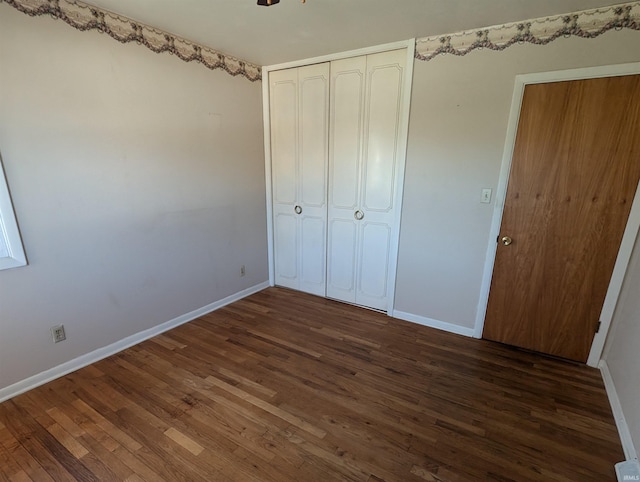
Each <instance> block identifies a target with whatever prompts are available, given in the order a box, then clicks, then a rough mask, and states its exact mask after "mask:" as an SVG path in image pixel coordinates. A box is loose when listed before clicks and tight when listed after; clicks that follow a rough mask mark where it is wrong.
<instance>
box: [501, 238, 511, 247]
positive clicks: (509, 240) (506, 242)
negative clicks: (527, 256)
mask: <svg viewBox="0 0 640 482" xmlns="http://www.w3.org/2000/svg"><path fill="white" fill-rule="evenodd" d="M500 241H502V244H504V245H505V246H509V245H510V244H511V243H513V239H511V238H510V237H509V236H503V237H502V239H501V240H500Z"/></svg>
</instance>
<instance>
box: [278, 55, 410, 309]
mask: <svg viewBox="0 0 640 482" xmlns="http://www.w3.org/2000/svg"><path fill="white" fill-rule="evenodd" d="M405 64H406V50H396V51H390V52H383V53H379V54H372V55H367V56H363V57H356V58H348V59H343V60H337V61H333V62H332V63H331V89H330V99H331V105H330V113H331V116H330V123H329V125H330V134H329V145H330V147H329V196H328V198H329V199H328V248H327V249H328V255H327V260H328V261H327V296H328V297H330V298H335V299H339V300H343V301H347V302H350V303H355V304H358V305H363V306H368V307H371V308H376V309H381V310H386V309H388V306H387V304H388V285H389V281H390V279H389V276H390V272H389V264H390V252H391V245H392V243H393V242H394V241H393V232H394V223H395V221H396V216H399V215H400V212H399V207H398V206H396V196H395V188H396V180H397V176H401V175H402V174H401V173H400V172H399V169H398V163H399V159H398V152H399V149H398V143H399V142H400V139H399V138H398V132H399V129H400V122H401V119H400V115H401V107H402V98H403V92H402V89H403V85H404V83H403V78H404V73H405V70H406V69H405ZM276 244H277V241H276Z"/></svg>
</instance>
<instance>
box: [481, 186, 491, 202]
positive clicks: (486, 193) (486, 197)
mask: <svg viewBox="0 0 640 482" xmlns="http://www.w3.org/2000/svg"><path fill="white" fill-rule="evenodd" d="M491 193H492V190H491V189H489V188H486V189H483V190H482V197H481V198H480V202H481V203H483V204H489V203H490V202H491Z"/></svg>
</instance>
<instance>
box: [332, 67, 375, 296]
mask: <svg viewBox="0 0 640 482" xmlns="http://www.w3.org/2000/svg"><path fill="white" fill-rule="evenodd" d="M366 68H367V62H366V57H357V58H351V59H343V60H338V61H335V62H332V63H331V121H330V129H331V130H330V143H329V144H330V149H329V210H328V215H329V246H328V269H327V271H328V274H327V296H329V297H331V298H336V299H339V300H343V301H348V302H351V303H355V301H356V299H355V293H356V268H357V266H356V264H357V255H356V253H357V244H358V228H357V221H356V219H355V218H354V214H355V212H356V211H357V210H358V203H359V198H360V178H361V174H362V173H361V161H362V136H363V132H364V131H363V129H364V124H363V121H364V94H365V80H366Z"/></svg>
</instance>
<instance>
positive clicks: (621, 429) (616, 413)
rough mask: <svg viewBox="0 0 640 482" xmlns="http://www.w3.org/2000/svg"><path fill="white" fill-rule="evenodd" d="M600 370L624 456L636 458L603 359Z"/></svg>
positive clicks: (609, 373)
mask: <svg viewBox="0 0 640 482" xmlns="http://www.w3.org/2000/svg"><path fill="white" fill-rule="evenodd" d="M600 372H601V373H602V379H603V380H604V386H605V388H606V390H607V395H608V397H609V403H610V404H611V410H612V411H613V418H615V421H616V427H618V434H619V435H620V441H621V442H622V449H623V450H624V456H625V457H626V459H627V460H637V459H638V452H636V448H635V446H634V445H633V439H632V438H631V431H630V430H629V426H628V425H627V421H626V420H625V418H624V413H623V412H622V405H621V404H620V399H619V398H618V392H617V391H616V386H615V384H614V383H613V377H612V376H611V372H610V371H609V366H608V365H607V362H606V361H605V360H601V361H600Z"/></svg>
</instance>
